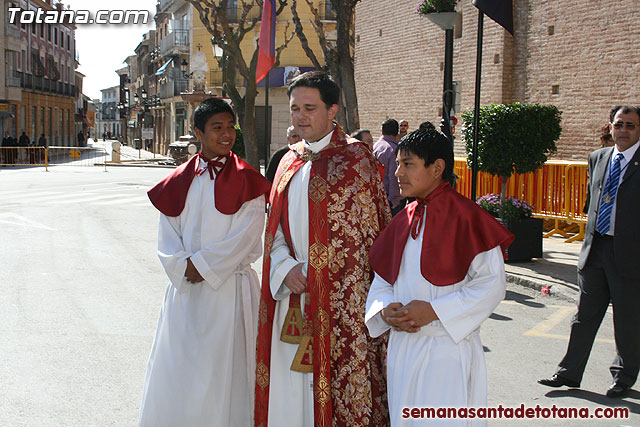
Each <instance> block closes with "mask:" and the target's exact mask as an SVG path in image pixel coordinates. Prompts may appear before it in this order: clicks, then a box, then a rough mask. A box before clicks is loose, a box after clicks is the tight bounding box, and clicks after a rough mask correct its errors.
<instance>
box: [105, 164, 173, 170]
mask: <svg viewBox="0 0 640 427" xmlns="http://www.w3.org/2000/svg"><path fill="white" fill-rule="evenodd" d="M96 166H105V164H104V163H96ZM111 166H116V167H121V168H127V167H139V168H161V169H175V168H176V166H171V165H156V164H150V163H107V164H106V167H108V168H109V167H111Z"/></svg>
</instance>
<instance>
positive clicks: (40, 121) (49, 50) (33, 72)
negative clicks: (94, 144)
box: [0, 0, 78, 146]
mask: <svg viewBox="0 0 640 427" xmlns="http://www.w3.org/2000/svg"><path fill="white" fill-rule="evenodd" d="M10 7H11V8H16V7H17V8H20V9H21V10H23V11H36V10H37V8H42V9H44V10H55V9H58V10H62V8H63V7H64V6H63V4H62V3H56V4H55V5H54V4H53V1H52V0H46V1H45V0H13V1H6V0H2V11H0V17H1V18H2V20H3V23H4V24H3V25H4V33H3V34H2V36H1V37H0V39H1V40H2V43H0V55H1V56H2V58H3V59H4V70H3V71H4V72H3V73H1V74H0V127H1V128H2V129H0V130H2V131H3V132H4V131H5V130H7V131H9V132H10V134H11V135H12V136H14V137H17V136H20V134H21V133H22V132H23V131H24V132H25V133H26V134H27V135H28V136H29V139H30V140H31V141H36V140H37V139H38V137H39V136H40V135H42V134H44V135H45V137H46V138H47V141H48V143H49V145H52V146H55V145H59V146H74V145H76V142H77V141H76V138H75V137H74V131H75V119H76V116H75V115H76V111H75V99H76V96H77V93H78V92H77V87H76V86H77V84H76V73H75V70H76V68H77V60H76V49H75V27H74V26H73V25H70V24H65V23H61V24H44V23H32V24H21V23H20V22H18V21H16V22H14V23H11V22H9V11H8V9H9V8H10ZM3 111H4V114H3V113H2V112H3Z"/></svg>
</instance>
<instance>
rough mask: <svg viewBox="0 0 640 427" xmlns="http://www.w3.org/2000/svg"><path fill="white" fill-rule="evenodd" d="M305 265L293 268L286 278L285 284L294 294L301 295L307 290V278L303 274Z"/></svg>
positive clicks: (301, 264)
mask: <svg viewBox="0 0 640 427" xmlns="http://www.w3.org/2000/svg"><path fill="white" fill-rule="evenodd" d="M303 266H304V264H303V263H300V264H298V265H296V266H295V267H293V268H292V269H291V270H289V272H288V273H287V275H286V276H285V278H284V284H285V285H286V286H287V288H289V289H291V292H293V293H294V294H301V293H303V292H304V290H305V289H306V288H307V276H305V275H304V274H302V267H303Z"/></svg>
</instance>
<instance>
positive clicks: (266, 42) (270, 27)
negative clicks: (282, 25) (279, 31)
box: [256, 0, 276, 83]
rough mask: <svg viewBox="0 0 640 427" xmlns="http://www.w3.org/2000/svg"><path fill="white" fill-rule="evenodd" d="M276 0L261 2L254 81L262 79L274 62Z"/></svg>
mask: <svg viewBox="0 0 640 427" xmlns="http://www.w3.org/2000/svg"><path fill="white" fill-rule="evenodd" d="M275 45H276V0H264V1H263V2H262V22H261V24H260V38H259V39H258V68H257V69H256V83H258V82H259V81H260V80H262V79H263V78H264V77H265V76H266V75H267V73H269V70H270V69H271V67H273V64H274V63H275V62H276V48H275Z"/></svg>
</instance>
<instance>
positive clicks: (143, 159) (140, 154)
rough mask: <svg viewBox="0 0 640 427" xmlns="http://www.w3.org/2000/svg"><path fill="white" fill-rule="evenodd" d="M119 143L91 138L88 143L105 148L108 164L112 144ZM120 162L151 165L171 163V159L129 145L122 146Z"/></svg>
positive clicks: (91, 145) (113, 164) (90, 145)
mask: <svg viewBox="0 0 640 427" xmlns="http://www.w3.org/2000/svg"><path fill="white" fill-rule="evenodd" d="M114 142H117V141H116V140H115V139H113V140H111V139H107V140H106V141H102V140H100V139H99V140H97V141H94V140H93V139H91V138H89V140H88V141H87V146H89V147H95V148H104V150H105V152H106V153H107V162H110V161H111V154H112V144H113V143H114ZM120 160H121V162H122V163H123V164H137V165H138V166H139V165H140V164H149V163H150V162H154V163H156V164H157V163H158V162H162V161H169V160H171V157H167V156H163V155H160V154H155V153H152V152H151V151H146V150H136V149H135V148H133V147H131V146H129V145H122V144H121V145H120ZM109 166H116V164H115V163H112V164H110V165H109Z"/></svg>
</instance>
